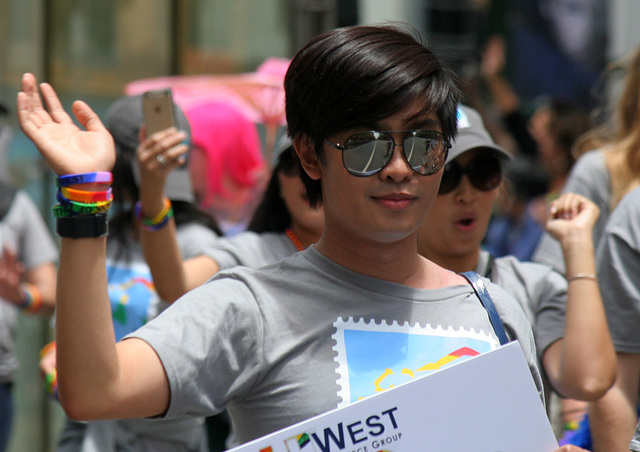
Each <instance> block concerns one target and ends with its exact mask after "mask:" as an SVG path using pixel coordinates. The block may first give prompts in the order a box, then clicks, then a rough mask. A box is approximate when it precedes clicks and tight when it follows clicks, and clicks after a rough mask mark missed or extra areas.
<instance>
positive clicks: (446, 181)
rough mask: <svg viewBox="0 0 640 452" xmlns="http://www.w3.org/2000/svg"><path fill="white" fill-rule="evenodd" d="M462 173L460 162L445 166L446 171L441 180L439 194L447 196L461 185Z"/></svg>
mask: <svg viewBox="0 0 640 452" xmlns="http://www.w3.org/2000/svg"><path fill="white" fill-rule="evenodd" d="M462 172H463V171H462V167H461V166H460V165H459V164H458V162H449V163H447V164H446V165H445V166H444V171H443V172H442V179H441V180H440V189H439V190H438V194H439V195H446V194H447V193H450V192H451V191H453V189H454V188H456V187H457V186H458V184H459V183H460V179H462Z"/></svg>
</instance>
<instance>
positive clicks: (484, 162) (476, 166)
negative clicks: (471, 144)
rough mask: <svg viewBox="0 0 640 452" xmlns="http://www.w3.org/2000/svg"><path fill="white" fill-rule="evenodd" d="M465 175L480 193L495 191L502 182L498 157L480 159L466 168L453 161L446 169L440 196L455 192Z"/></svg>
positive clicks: (441, 183) (441, 182)
mask: <svg viewBox="0 0 640 452" xmlns="http://www.w3.org/2000/svg"><path fill="white" fill-rule="evenodd" d="M464 174H466V175H467V177H469V181H470V182H471V185H473V186H474V187H475V188H476V189H478V190H480V191H489V190H493V189H494V188H496V187H498V185H500V182H502V170H501V168H500V161H499V160H498V159H497V158H496V157H478V158H476V159H474V160H473V161H471V163H469V164H468V165H467V166H465V167H464V168H463V167H462V166H460V164H459V163H457V162H455V161H453V162H449V163H447V164H446V166H445V167H444V172H443V173H442V180H441V181H440V190H439V191H438V194H439V195H446V194H447V193H451V192H452V191H453V190H455V188H456V187H457V186H458V185H459V184H460V181H461V180H462V176H463V175H464Z"/></svg>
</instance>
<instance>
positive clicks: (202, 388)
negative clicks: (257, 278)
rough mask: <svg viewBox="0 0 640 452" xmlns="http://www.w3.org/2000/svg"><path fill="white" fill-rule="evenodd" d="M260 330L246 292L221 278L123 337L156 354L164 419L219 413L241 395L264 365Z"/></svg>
mask: <svg viewBox="0 0 640 452" xmlns="http://www.w3.org/2000/svg"><path fill="white" fill-rule="evenodd" d="M263 330H264V328H263V322H262V317H261V315H260V310H259V308H258V306H257V303H256V299H255V297H254V295H253V293H252V292H251V290H249V288H248V287H247V286H246V285H245V284H244V283H242V282H241V281H239V280H236V279H233V278H230V277H221V278H216V279H214V280H212V281H210V282H208V283H206V284H204V285H203V286H201V287H199V288H197V289H195V290H193V291H191V292H188V293H187V294H185V295H184V296H183V297H181V298H180V299H178V300H177V301H176V302H175V303H174V304H173V305H172V306H171V308H169V309H166V310H165V311H164V312H163V313H162V314H160V315H159V316H158V317H156V318H155V319H153V320H151V321H150V322H149V323H147V324H146V325H145V326H143V327H142V328H140V329H138V330H137V331H135V332H133V333H132V334H130V335H129V336H127V338H130V337H136V338H139V339H142V340H144V341H145V342H147V343H148V344H149V345H150V346H151V347H152V348H153V349H154V350H155V352H156V353H157V354H158V356H159V357H160V360H161V361H162V365H163V367H164V370H165V372H166V374H167V377H168V380H169V385H170V389H171V400H170V404H169V408H168V410H167V413H165V416H164V417H166V418H175V417H180V416H183V415H192V416H208V415H211V414H215V413H219V412H221V411H222V410H224V409H225V407H226V405H227V404H228V403H229V401H231V400H233V399H234V398H235V397H239V396H238V394H245V393H247V392H248V388H250V387H251V386H252V385H254V384H255V382H256V381H257V379H258V378H259V373H260V370H261V369H262V368H263V367H264V366H263V365H262V362H263V359H264V354H263V342H264V336H263ZM127 338H125V339H127Z"/></svg>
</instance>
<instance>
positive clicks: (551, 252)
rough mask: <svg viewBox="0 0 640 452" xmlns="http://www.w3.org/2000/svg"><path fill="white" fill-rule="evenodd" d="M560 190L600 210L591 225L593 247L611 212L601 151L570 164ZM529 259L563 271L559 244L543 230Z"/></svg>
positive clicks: (609, 195)
mask: <svg viewBox="0 0 640 452" xmlns="http://www.w3.org/2000/svg"><path fill="white" fill-rule="evenodd" d="M562 192H563V193H576V194H578V195H582V196H584V197H585V198H588V199H590V200H591V201H592V202H593V203H594V204H595V205H597V206H598V208H599V209H600V216H599V217H598V221H597V222H596V224H595V226H594V228H593V245H594V247H597V245H598V241H599V240H600V237H601V236H602V231H604V227H605V225H606V224H607V220H608V219H609V215H610V212H611V178H610V176H609V171H608V170H607V166H606V164H605V160H604V152H603V151H602V150H593V151H589V152H586V153H585V154H583V155H582V156H581V157H580V158H579V159H578V161H577V162H576V163H575V165H574V166H573V168H572V170H571V173H570V174H569V178H568V179H567V182H566V184H565V186H564V188H563V190H562ZM533 260H534V261H535V262H540V263H541V264H546V265H550V266H551V267H553V268H555V269H556V270H558V271H559V272H560V273H562V274H564V273H565V266H564V258H563V256H562V248H561V247H560V243H558V241H557V240H556V239H554V238H553V237H551V235H549V233H547V232H545V233H544V234H543V235H542V238H541V239H540V243H539V244H538V247H537V248H536V251H535V253H534V255H533Z"/></svg>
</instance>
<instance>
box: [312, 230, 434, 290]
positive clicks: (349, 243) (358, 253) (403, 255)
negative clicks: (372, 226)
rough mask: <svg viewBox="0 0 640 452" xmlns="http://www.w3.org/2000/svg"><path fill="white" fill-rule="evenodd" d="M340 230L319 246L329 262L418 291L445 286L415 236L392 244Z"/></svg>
mask: <svg viewBox="0 0 640 452" xmlns="http://www.w3.org/2000/svg"><path fill="white" fill-rule="evenodd" d="M347 235H348V234H344V233H342V234H341V233H340V232H338V231H336V232H333V233H332V231H330V230H329V231H328V230H327V229H326V226H325V232H324V234H323V235H322V238H321V239H320V241H319V242H318V244H317V245H316V249H317V250H318V252H320V253H321V254H323V255H324V256H325V257H327V258H328V259H331V260H332V261H334V262H336V263H337V264H340V265H342V266H343V267H346V268H348V269H350V270H352V271H355V272H357V273H360V274H363V275H366V276H371V277H373V278H378V279H382V280H385V281H390V282H395V283H398V284H404V285H407V286H410V287H415V288H434V287H442V286H443V285H446V284H443V282H442V281H443V278H444V276H443V274H442V271H443V269H440V268H439V267H437V266H435V265H434V264H433V263H432V262H429V261H428V260H426V259H423V258H422V257H421V256H420V255H418V252H417V241H416V235H415V234H411V235H410V236H408V237H406V238H403V239H400V240H396V241H392V242H380V241H374V240H367V239H364V238H362V237H361V236H358V237H354V236H351V235H350V236H347Z"/></svg>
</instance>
